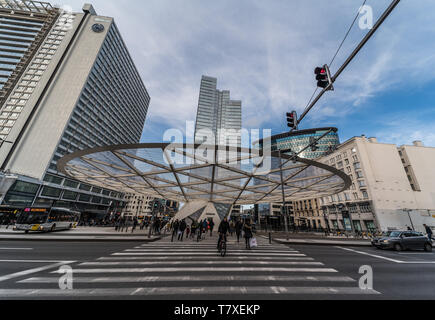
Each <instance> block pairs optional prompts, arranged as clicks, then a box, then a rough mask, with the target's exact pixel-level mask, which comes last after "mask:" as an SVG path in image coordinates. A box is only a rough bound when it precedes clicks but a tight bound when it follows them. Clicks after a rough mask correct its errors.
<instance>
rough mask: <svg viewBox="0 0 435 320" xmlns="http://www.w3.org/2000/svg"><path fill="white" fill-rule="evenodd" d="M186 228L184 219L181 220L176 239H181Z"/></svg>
mask: <svg viewBox="0 0 435 320" xmlns="http://www.w3.org/2000/svg"><path fill="white" fill-rule="evenodd" d="M186 228H187V224H186V221H184V220H182V221H181V222H180V227H179V230H178V241H183V236H184V231H185V230H186Z"/></svg>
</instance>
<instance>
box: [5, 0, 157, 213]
mask: <svg viewBox="0 0 435 320" xmlns="http://www.w3.org/2000/svg"><path fill="white" fill-rule="evenodd" d="M0 37H1V39H5V38H8V40H1V41H0V51H1V54H2V55H1V57H2V58H1V60H0V63H1V68H0V74H1V75H3V78H1V76H0V81H1V85H2V87H0V88H1V91H0V93H1V95H2V96H1V97H0V98H1V99H3V100H2V101H3V103H2V104H1V105H0V108H1V110H0V139H1V140H0V145H1V147H0V166H1V171H4V172H11V173H13V174H15V175H17V176H18V180H17V181H16V183H15V184H14V185H13V186H12V187H11V188H10V189H9V192H8V193H7V194H6V196H5V197H4V201H3V204H6V205H10V206H17V207H23V206H30V205H41V206H62V207H72V208H74V209H78V210H81V211H86V210H88V211H92V210H93V211H97V212H98V211H99V212H105V211H107V210H108V209H109V208H111V207H112V208H117V207H120V206H122V205H123V203H122V202H123V201H122V199H123V195H122V194H121V193H119V192H117V191H116V190H105V189H102V188H98V187H95V186H92V185H90V184H86V183H80V182H77V181H73V180H71V179H67V178H66V177H64V176H62V175H61V174H60V173H59V172H58V171H57V161H58V160H59V159H60V158H62V157H63V156H64V155H66V154H69V153H72V152H75V151H78V150H84V149H88V148H93V147H99V146H107V145H114V144H130V143H138V142H139V141H140V137H141V134H142V131H143V126H144V123H145V118H146V115H147V111H148V106H149V103H150V96H149V94H148V92H147V90H146V88H145V85H144V84H143V82H142V80H141V77H140V75H139V73H138V71H137V69H136V67H135V65H134V62H133V60H132V58H131V56H130V54H129V52H128V49H127V47H126V45H125V43H124V41H123V40H122V38H121V35H120V33H119V30H118V28H117V26H116V24H115V22H114V19H113V18H110V17H105V16H99V15H97V13H96V12H95V10H94V8H93V7H92V6H91V5H85V6H84V7H83V12H82V13H71V12H65V11H62V10H61V9H58V8H54V7H52V6H51V5H50V4H48V3H42V2H36V1H19V0H17V1H0ZM9 38H10V40H9ZM3 53H4V55H3ZM4 56H7V57H6V58H5V57H4ZM6 65H9V67H7V68H6ZM90 170H92V168H91V167H90Z"/></svg>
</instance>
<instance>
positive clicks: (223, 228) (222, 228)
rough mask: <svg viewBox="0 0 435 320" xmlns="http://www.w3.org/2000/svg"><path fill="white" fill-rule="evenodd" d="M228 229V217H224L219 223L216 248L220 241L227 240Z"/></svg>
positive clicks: (218, 246)
mask: <svg viewBox="0 0 435 320" xmlns="http://www.w3.org/2000/svg"><path fill="white" fill-rule="evenodd" d="M229 230H230V224H229V222H228V218H225V219H224V220H223V221H222V222H221V223H220V225H219V229H218V232H219V240H218V244H217V248H218V250H219V249H220V244H221V241H225V242H226V241H227V233H228V231H229Z"/></svg>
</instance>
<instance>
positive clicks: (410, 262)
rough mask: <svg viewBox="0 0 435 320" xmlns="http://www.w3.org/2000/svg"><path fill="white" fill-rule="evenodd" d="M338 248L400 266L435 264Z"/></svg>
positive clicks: (434, 262) (433, 262)
mask: <svg viewBox="0 0 435 320" xmlns="http://www.w3.org/2000/svg"><path fill="white" fill-rule="evenodd" d="M336 248H338V249H342V250H346V251H350V252H354V253H359V254H362V255H366V256H370V257H373V258H378V259H383V260H387V261H390V262H394V263H398V264H435V261H401V260H397V259H392V258H387V257H384V256H380V255H375V254H370V253H368V252H362V251H356V250H352V249H348V248H343V247H336Z"/></svg>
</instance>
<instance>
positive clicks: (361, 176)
mask: <svg viewBox="0 0 435 320" xmlns="http://www.w3.org/2000/svg"><path fill="white" fill-rule="evenodd" d="M356 176H357V177H358V179H362V178H364V175H363V173H362V172H361V171H358V172H357V173H356Z"/></svg>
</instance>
